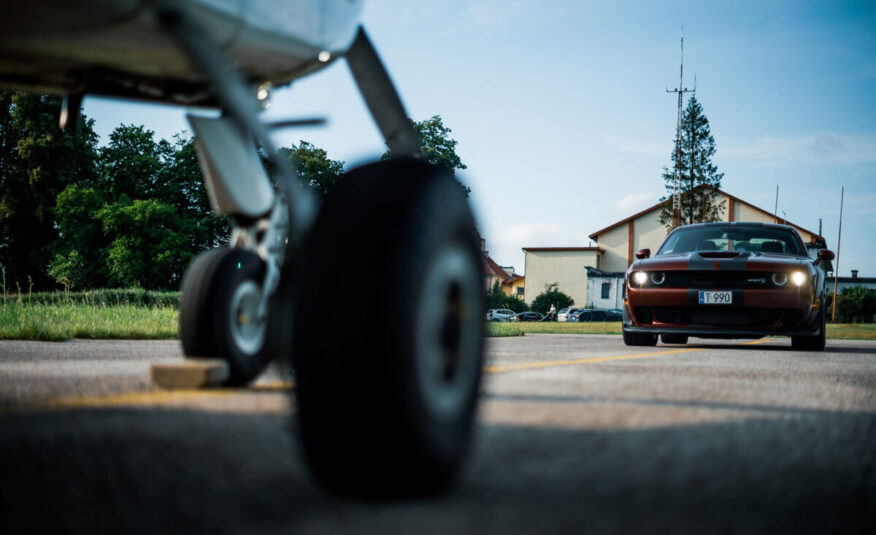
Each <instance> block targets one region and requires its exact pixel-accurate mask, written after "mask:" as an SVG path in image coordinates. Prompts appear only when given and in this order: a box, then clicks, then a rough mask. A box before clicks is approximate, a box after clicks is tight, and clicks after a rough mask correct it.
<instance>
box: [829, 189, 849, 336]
mask: <svg viewBox="0 0 876 535" xmlns="http://www.w3.org/2000/svg"><path fill="white" fill-rule="evenodd" d="M845 195H846V187H845V186H843V189H841V190H840V220H839V232H838V233H837V236H836V267H835V268H834V270H833V312H832V313H831V315H830V321H831V323H833V322H834V321H836V301H837V297H838V296H837V295H836V287H837V282H839V254H840V240H842V238H843V199H844V197H845Z"/></svg>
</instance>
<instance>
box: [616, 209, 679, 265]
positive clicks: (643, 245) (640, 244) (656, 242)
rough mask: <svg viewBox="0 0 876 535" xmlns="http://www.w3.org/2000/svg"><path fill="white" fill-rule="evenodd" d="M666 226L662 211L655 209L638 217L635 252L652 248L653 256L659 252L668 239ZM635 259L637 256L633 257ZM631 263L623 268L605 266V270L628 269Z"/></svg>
mask: <svg viewBox="0 0 876 535" xmlns="http://www.w3.org/2000/svg"><path fill="white" fill-rule="evenodd" d="M667 233H668V231H667V230H666V226H665V225H664V224H663V223H661V222H660V211H659V210H654V211H652V212H648V213H647V214H644V215H642V216H641V217H637V218H636V235H635V238H636V239H635V243H634V246H633V254H635V252H636V251H638V250H639V249H651V256H653V255H654V254H656V253H657V249H659V248H660V246H661V245H662V244H663V240H665V239H666V234H667ZM633 260H635V257H633ZM628 267H629V264H627V265H625V266H624V267H623V269H614V270H613V269H609V268H604V270H605V271H626V269H627V268H628Z"/></svg>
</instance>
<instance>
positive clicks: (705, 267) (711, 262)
mask: <svg viewBox="0 0 876 535" xmlns="http://www.w3.org/2000/svg"><path fill="white" fill-rule="evenodd" d="M750 258H751V255H750V254H749V253H741V254H740V255H739V256H734V257H733V258H706V257H703V256H702V255H701V254H700V253H698V252H696V251H695V252H692V253H691V254H690V260H688V262H687V269H688V270H689V271H711V270H714V269H715V266H716V265H717V268H718V269H719V270H721V271H745V268H746V265H747V264H748V260H749V259H750Z"/></svg>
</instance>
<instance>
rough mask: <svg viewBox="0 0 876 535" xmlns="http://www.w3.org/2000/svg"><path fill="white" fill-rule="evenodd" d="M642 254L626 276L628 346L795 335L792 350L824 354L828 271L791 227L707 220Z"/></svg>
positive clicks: (826, 256) (824, 259)
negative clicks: (825, 294)
mask: <svg viewBox="0 0 876 535" xmlns="http://www.w3.org/2000/svg"><path fill="white" fill-rule="evenodd" d="M650 256H651V251H650V250H649V249H642V250H640V251H638V252H637V253H636V258H638V260H636V261H635V262H633V264H632V265H631V266H630V268H629V270H627V273H626V280H625V284H624V292H625V295H624V317H623V333H624V343H626V344H627V345H633V346H649V345H655V344H656V343H657V337H658V336H661V337H662V340H663V342H664V343H667V344H684V343H687V339H688V336H697V337H700V338H761V337H763V336H766V335H770V334H772V335H779V334H780V335H786V336H790V337H791V345H792V347H793V348H794V349H804V350H813V351H821V350H823V349H824V331H825V311H824V282H825V266H826V265H828V263H829V262H830V261H831V260H833V256H834V255H833V253H832V252H831V251H828V250H827V249H820V250H819V251H818V253H817V255H816V258H815V259H810V258H809V256H808V255H807V249H806V245H805V244H804V243H803V240H802V239H801V238H800V234H798V233H797V231H796V230H795V229H794V228H793V227H789V226H786V225H773V224H766V223H702V224H696V225H685V226H682V227H678V228H676V229H675V230H673V231H672V232H670V233H669V235H668V236H667V237H666V240H665V241H664V242H663V245H661V246H660V250H659V251H657V254H656V255H654V257H653V258H650Z"/></svg>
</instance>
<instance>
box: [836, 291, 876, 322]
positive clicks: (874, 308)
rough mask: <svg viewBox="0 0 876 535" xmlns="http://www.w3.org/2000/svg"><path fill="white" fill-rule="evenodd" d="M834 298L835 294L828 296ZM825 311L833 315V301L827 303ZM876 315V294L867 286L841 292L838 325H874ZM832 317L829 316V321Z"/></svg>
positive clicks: (837, 304)
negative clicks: (875, 315)
mask: <svg viewBox="0 0 876 535" xmlns="http://www.w3.org/2000/svg"><path fill="white" fill-rule="evenodd" d="M828 296H829V297H832V296H833V294H828ZM825 305H826V306H825V310H826V311H827V312H828V314H831V310H832V306H833V300H832V299H830V300H829V302H828V301H827V300H826V301H825ZM874 314H876V292H874V291H873V290H871V289H869V288H867V287H866V286H852V287H848V288H843V289H842V291H840V294H839V299H838V300H837V302H836V319H837V322H838V323H872V322H873V315H874ZM829 318H830V316H828V319H829Z"/></svg>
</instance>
